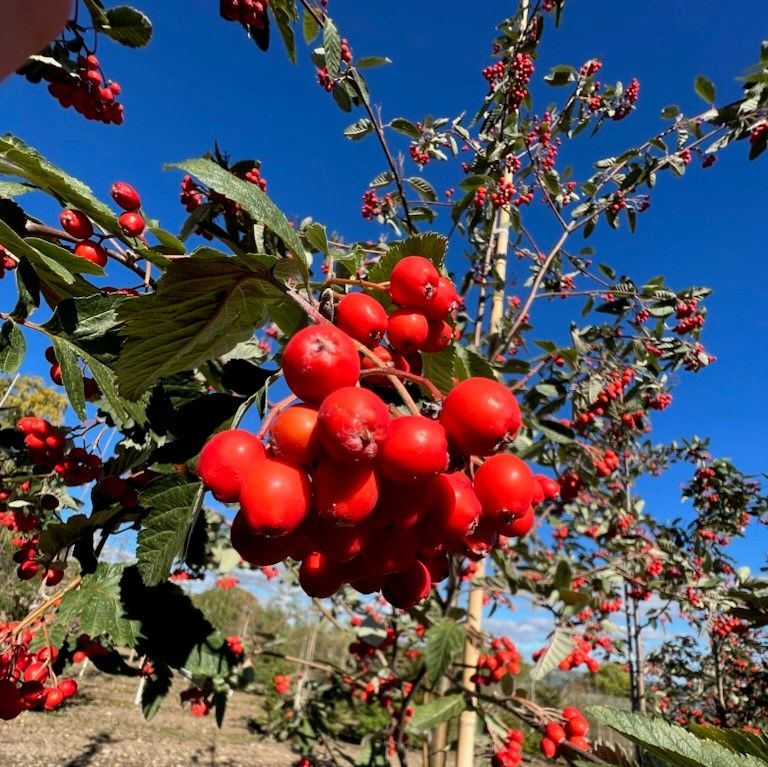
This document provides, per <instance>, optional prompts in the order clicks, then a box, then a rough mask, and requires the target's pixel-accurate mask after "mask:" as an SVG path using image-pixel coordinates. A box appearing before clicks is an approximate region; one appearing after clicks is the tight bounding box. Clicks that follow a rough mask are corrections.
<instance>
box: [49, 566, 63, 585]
mask: <svg viewBox="0 0 768 767" xmlns="http://www.w3.org/2000/svg"><path fill="white" fill-rule="evenodd" d="M62 578H64V570H63V569H62V568H60V567H49V568H48V570H47V571H46V573H45V585H46V586H49V587H50V586H56V585H58V584H59V583H61V581H62Z"/></svg>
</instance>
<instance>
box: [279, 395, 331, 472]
mask: <svg viewBox="0 0 768 767" xmlns="http://www.w3.org/2000/svg"><path fill="white" fill-rule="evenodd" d="M269 447H270V450H271V451H272V454H273V455H274V456H276V457H277V458H280V459H282V460H283V461H286V462H287V463H295V464H298V465H299V466H306V465H309V464H311V463H313V462H314V461H315V459H316V458H317V455H318V451H319V449H320V435H319V434H318V431H317V408H316V407H315V406H314V405H307V404H305V403H303V402H300V403H299V404H297V405H293V407H289V408H286V409H285V410H283V411H282V412H281V413H280V414H279V415H278V416H277V418H275V420H274V421H273V422H272V428H271V429H270V437H269Z"/></svg>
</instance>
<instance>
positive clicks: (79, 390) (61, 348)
mask: <svg viewBox="0 0 768 767" xmlns="http://www.w3.org/2000/svg"><path fill="white" fill-rule="evenodd" d="M53 350H54V351H55V352H56V360H57V361H58V363H59V366H60V367H61V382H62V383H63V384H64V389H65V390H66V392H67V397H68V398H69V404H70V405H71V406H72V410H74V411H75V415H76V416H77V417H78V418H79V419H80V420H84V419H85V416H86V413H85V392H84V386H83V371H82V370H80V366H79V365H78V364H77V354H75V351H74V349H73V348H72V346H71V345H70V344H68V343H67V342H66V341H63V340H62V339H60V338H56V337H55V336H54V337H53Z"/></svg>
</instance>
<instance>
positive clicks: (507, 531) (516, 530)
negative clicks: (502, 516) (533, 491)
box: [498, 506, 536, 538]
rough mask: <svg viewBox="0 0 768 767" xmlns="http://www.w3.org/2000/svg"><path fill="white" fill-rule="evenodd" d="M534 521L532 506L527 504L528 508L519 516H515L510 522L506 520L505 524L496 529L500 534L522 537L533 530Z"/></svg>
mask: <svg viewBox="0 0 768 767" xmlns="http://www.w3.org/2000/svg"><path fill="white" fill-rule="evenodd" d="M535 521H536V516H535V514H534V512H533V506H529V507H528V510H527V511H526V512H524V513H523V514H521V515H520V516H519V517H516V518H515V519H513V520H512V521H511V522H507V524H505V525H501V526H500V527H499V528H498V531H499V534H500V535H506V536H507V537H509V538H522V537H523V536H524V535H528V533H530V532H531V530H533V525H534V523H535Z"/></svg>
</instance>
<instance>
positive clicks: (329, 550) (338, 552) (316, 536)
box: [312, 522, 371, 563]
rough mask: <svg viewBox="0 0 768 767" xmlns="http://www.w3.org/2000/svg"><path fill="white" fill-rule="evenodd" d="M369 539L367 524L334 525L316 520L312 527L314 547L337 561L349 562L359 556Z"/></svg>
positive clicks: (369, 533)
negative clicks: (353, 525) (352, 525)
mask: <svg viewBox="0 0 768 767" xmlns="http://www.w3.org/2000/svg"><path fill="white" fill-rule="evenodd" d="M370 539H371V530H370V528H369V527H368V526H367V525H356V526H355V527H336V525H326V524H323V523H322V522H317V523H315V525H314V527H313V529H312V541H313V543H314V545H315V548H317V549H319V550H320V551H322V552H323V554H325V555H326V556H327V557H328V558H329V559H331V560H332V561H334V562H338V563H344V562H349V561H350V560H352V559H354V558H355V557H357V556H359V555H360V554H361V553H362V552H363V550H364V549H365V547H366V546H367V545H368V543H369V541H370Z"/></svg>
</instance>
